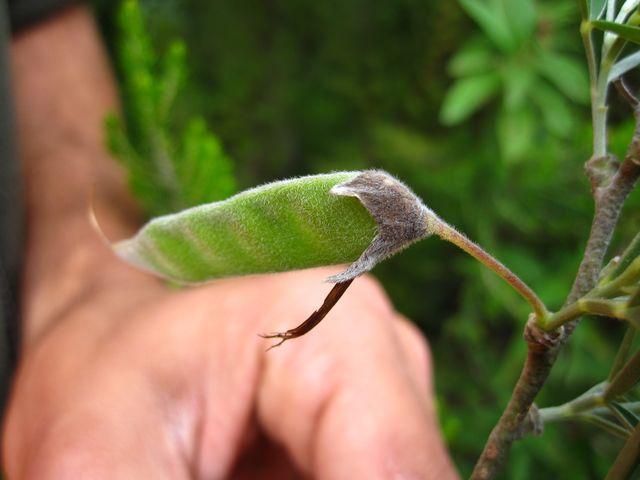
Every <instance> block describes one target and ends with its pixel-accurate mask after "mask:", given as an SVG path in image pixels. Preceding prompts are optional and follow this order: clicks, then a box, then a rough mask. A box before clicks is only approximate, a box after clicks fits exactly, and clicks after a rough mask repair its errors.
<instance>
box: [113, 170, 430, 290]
mask: <svg viewBox="0 0 640 480" xmlns="http://www.w3.org/2000/svg"><path fill="white" fill-rule="evenodd" d="M352 197H355V198H352ZM436 224H437V217H436V216H435V214H433V212H431V211H430V210H429V209H427V208H426V207H425V206H424V205H423V204H422V201H421V200H420V199H419V198H418V197H416V196H415V195H414V194H413V193H412V192H411V190H409V189H408V188H407V187H406V186H405V185H404V184H403V183H401V182H400V181H398V180H396V179H395V178H393V177H392V176H391V175H389V174H387V173H386V172H383V171H379V170H369V171H364V172H339V173H331V174H325V175H314V176H308V177H301V178H295V179H291V180H283V181H279V182H274V183H270V184H267V185H263V186H261V187H257V188H253V189H251V190H247V191H244V192H242V193H239V194H237V195H235V196H233V197H231V198H229V199H227V200H224V201H221V202H215V203H210V204H207V205H201V206H198V207H194V208H190V209H187V210H185V211H183V212H180V213H177V214H171V215H165V216H163V217H158V218H156V219H154V220H152V221H150V222H149V223H147V224H146V225H145V226H144V227H143V228H142V229H141V230H140V231H139V232H138V233H137V234H136V235H135V236H134V237H133V238H130V239H128V240H123V241H121V242H118V243H116V244H114V245H113V249H114V251H115V253H116V254H117V255H118V256H120V257H121V258H123V259H124V260H126V261H127V262H129V263H131V264H133V265H135V266H137V267H139V268H142V269H144V270H147V271H150V272H153V273H155V274H157V275H159V276H162V277H164V278H168V279H170V280H174V281H177V282H180V283H200V282H204V281H207V280H211V279H214V278H220V277H225V276H231V275H244V274H250V273H266V272H281V271H285V270H293V269H300V268H308V267H314V266H319V265H331V264H338V263H346V262H353V263H352V264H351V265H350V266H349V267H348V268H347V270H345V271H344V272H343V273H341V274H339V275H335V276H333V277H330V279H329V281H332V282H346V281H347V280H352V279H353V278H355V277H357V276H358V275H361V274H363V273H365V272H367V271H369V270H371V269H372V268H373V267H374V266H375V265H376V264H377V263H378V262H379V261H381V260H383V259H384V258H387V257H388V256H390V255H393V254H394V253H396V252H398V251H399V250H401V249H403V248H405V247H407V246H408V245H410V244H411V243H413V242H415V241H417V240H419V239H421V238H424V237H426V236H428V235H430V234H432V233H434V232H435V228H436V227H437V225H436Z"/></svg>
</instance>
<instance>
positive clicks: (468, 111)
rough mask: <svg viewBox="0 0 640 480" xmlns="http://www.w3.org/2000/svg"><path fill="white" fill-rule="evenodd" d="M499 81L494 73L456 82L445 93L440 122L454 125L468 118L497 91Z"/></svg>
mask: <svg viewBox="0 0 640 480" xmlns="http://www.w3.org/2000/svg"><path fill="white" fill-rule="evenodd" d="M499 87H500V79H499V77H498V76H497V74H495V73H487V74H485V75H476V76H473V77H467V78H462V79H460V80H458V81H457V82H456V83H454V84H453V86H452V87H451V88H450V89H449V91H448V92H447V94H446V96H445V98H444V101H443V103H442V107H441V109H440V120H441V121H442V123H444V124H445V125H455V124H457V123H460V122H462V121H463V120H466V119H467V118H469V117H470V116H471V115H472V114H473V113H474V112H475V111H477V110H478V109H479V108H480V107H482V106H483V105H484V104H485V103H487V102H488V101H489V100H490V99H491V98H492V97H493V96H494V95H495V93H496V92H497V91H498V88H499Z"/></svg>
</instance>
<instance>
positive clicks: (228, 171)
mask: <svg viewBox="0 0 640 480" xmlns="http://www.w3.org/2000/svg"><path fill="white" fill-rule="evenodd" d="M177 157H178V161H177V162H176V173H177V175H178V178H179V179H180V184H181V188H182V191H183V197H184V202H185V205H186V206H188V207H191V206H194V205H200V204H203V203H210V202H213V201H216V200H222V199H224V198H227V197H229V196H231V195H232V194H233V193H235V192H236V181H235V177H234V175H233V164H232V162H231V160H230V159H229V157H227V155H226V154H225V153H224V150H223V149H222V146H221V145H220V142H219V141H218V139H217V137H216V136H215V135H213V134H212V133H211V132H210V131H209V130H208V129H207V126H206V124H205V122H204V119H202V118H194V119H192V120H191V121H190V122H189V124H188V125H187V127H186V128H185V131H184V133H183V136H182V145H181V149H180V152H179V155H177Z"/></svg>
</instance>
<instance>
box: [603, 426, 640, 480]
mask: <svg viewBox="0 0 640 480" xmlns="http://www.w3.org/2000/svg"><path fill="white" fill-rule="evenodd" d="M638 457H640V423H638V424H637V425H636V428H635V429H634V430H633V433H632V434H631V435H630V436H629V438H628V439H627V442H626V443H625V444H624V447H622V450H620V453H619V454H618V457H617V458H616V460H615V462H613V465H612V466H611V469H610V470H609V473H607V477H606V479H605V480H624V479H627V478H629V476H630V475H631V473H632V472H633V470H634V468H636V467H637V463H638Z"/></svg>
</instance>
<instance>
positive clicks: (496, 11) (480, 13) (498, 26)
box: [458, 0, 516, 51]
mask: <svg viewBox="0 0 640 480" xmlns="http://www.w3.org/2000/svg"><path fill="white" fill-rule="evenodd" d="M458 2H459V3H460V5H461V6H462V8H464V9H465V11H466V12H467V14H468V15H469V16H470V17H471V18H473V19H474V20H475V21H476V23H477V24H478V25H479V26H480V28H481V29H482V31H483V32H484V33H485V35H486V36H487V37H488V38H490V39H491V41H492V42H493V43H494V44H495V46H496V47H498V48H499V49H500V50H503V51H512V50H513V49H514V48H515V47H516V42H515V41H514V38H513V36H512V34H511V31H510V29H509V25H508V23H507V18H506V17H505V15H504V11H503V10H502V8H501V6H499V5H498V7H500V8H495V7H496V4H495V2H493V3H492V4H488V3H487V2H486V1H484V0H458Z"/></svg>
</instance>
